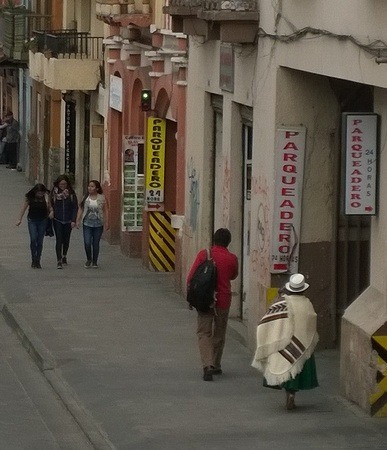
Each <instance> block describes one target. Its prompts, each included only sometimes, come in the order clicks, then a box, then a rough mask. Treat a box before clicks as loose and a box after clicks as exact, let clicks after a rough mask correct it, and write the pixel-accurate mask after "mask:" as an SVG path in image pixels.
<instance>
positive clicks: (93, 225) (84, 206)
mask: <svg viewBox="0 0 387 450" xmlns="http://www.w3.org/2000/svg"><path fill="white" fill-rule="evenodd" d="M87 191H88V193H87V194H86V195H85V196H84V198H83V200H82V202H81V203H80V205H79V208H78V215H77V227H78V228H79V225H80V224H81V223H82V226H83V240H84V244H85V252H86V263H85V267H86V268H87V269H88V268H89V267H93V268H95V269H97V268H98V256H99V243H100V240H101V237H102V233H103V231H104V229H105V230H108V229H109V227H108V222H107V219H108V213H107V212H108V205H107V200H106V198H105V196H104V195H103V191H102V187H101V184H100V182H99V181H97V180H91V181H89V184H88V186H87Z"/></svg>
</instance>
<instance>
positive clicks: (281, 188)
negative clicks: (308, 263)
mask: <svg viewBox="0 0 387 450" xmlns="http://www.w3.org/2000/svg"><path fill="white" fill-rule="evenodd" d="M305 139H306V128H304V127H286V128H285V127H283V128H278V129H277V131H276V144H275V186H274V217H273V234H272V251H271V262H270V272H271V273H296V272H297V271H298V255H299V248H300V229H301V204H302V185H303V179H304V155H305Z"/></svg>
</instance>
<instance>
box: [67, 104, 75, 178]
mask: <svg viewBox="0 0 387 450" xmlns="http://www.w3.org/2000/svg"><path fill="white" fill-rule="evenodd" d="M65 173H72V174H75V102H66V106H65Z"/></svg>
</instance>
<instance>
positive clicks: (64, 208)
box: [51, 175, 78, 269]
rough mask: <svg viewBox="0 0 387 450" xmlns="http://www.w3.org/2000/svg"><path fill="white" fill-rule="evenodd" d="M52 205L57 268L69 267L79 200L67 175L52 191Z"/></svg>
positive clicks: (61, 176) (58, 181) (55, 183)
mask: <svg viewBox="0 0 387 450" xmlns="http://www.w3.org/2000/svg"><path fill="white" fill-rule="evenodd" d="M51 205H52V207H53V209H54V220H53V225H54V231H55V238H56V245H55V251H56V259H57V268H58V269H62V268H63V265H67V252H68V249H69V245H70V236H71V230H72V229H73V228H74V227H75V225H76V220H77V213H78V200H77V196H76V194H75V192H74V189H73V188H72V186H71V183H70V180H69V177H68V176H67V175H60V176H59V177H58V178H57V179H56V181H55V182H54V187H53V189H52V191H51Z"/></svg>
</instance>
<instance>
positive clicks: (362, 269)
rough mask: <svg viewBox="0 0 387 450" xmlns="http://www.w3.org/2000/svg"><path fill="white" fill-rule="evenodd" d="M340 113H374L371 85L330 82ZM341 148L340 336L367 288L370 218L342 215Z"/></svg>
mask: <svg viewBox="0 0 387 450" xmlns="http://www.w3.org/2000/svg"><path fill="white" fill-rule="evenodd" d="M329 82H330V85H331V88H332V90H333V92H334V94H335V96H336V98H337V100H338V103H339V107H340V112H341V113H346V112H354V113H356V112H357V113H367V112H373V89H372V86H368V85H364V84H359V83H354V82H351V81H346V80H339V79H333V78H332V79H330V80H329ZM343 152H344V150H343V145H340V158H338V164H339V165H340V170H339V171H338V173H339V178H340V183H339V196H338V198H339V199H340V201H339V202H338V214H337V218H338V219H337V233H336V255H337V257H336V280H337V282H336V325H337V330H338V332H339V333H338V336H339V335H340V323H341V317H342V315H343V314H344V311H345V309H346V308H347V307H348V306H349V305H350V304H351V303H352V302H353V301H354V300H355V299H356V298H357V297H358V296H359V295H360V294H361V293H362V292H363V291H364V290H365V289H366V288H367V287H368V286H369V283H370V237H371V217H370V216H360V215H359V216H353V215H345V214H344V211H343V206H342V204H343V201H342V199H343V198H344V195H345V186H344V175H343V174H344V165H343V161H345V159H344V154H343Z"/></svg>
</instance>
